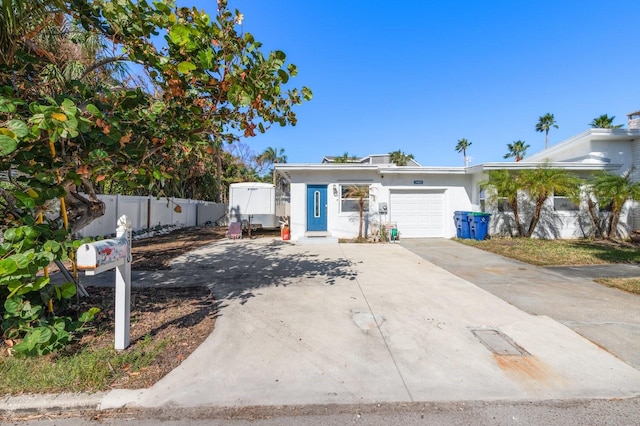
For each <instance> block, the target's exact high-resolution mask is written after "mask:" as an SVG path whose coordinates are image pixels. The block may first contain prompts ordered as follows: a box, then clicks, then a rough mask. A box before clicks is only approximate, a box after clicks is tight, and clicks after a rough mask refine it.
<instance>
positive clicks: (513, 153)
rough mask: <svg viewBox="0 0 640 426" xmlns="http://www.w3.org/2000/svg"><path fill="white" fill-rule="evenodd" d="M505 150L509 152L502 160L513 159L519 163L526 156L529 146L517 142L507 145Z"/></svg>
mask: <svg viewBox="0 0 640 426" xmlns="http://www.w3.org/2000/svg"><path fill="white" fill-rule="evenodd" d="M507 148H508V149H509V152H508V153H506V154H505V155H504V157H503V158H511V157H513V158H515V161H520V160H522V159H523V158H524V156H525V155H526V154H527V148H529V144H527V143H525V141H521V140H517V141H514V142H513V143H508V144H507Z"/></svg>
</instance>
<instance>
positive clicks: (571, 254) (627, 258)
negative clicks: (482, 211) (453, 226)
mask: <svg viewBox="0 0 640 426" xmlns="http://www.w3.org/2000/svg"><path fill="white" fill-rule="evenodd" d="M456 241H458V242H460V243H462V244H466V245H469V246H473V247H477V248H480V249H482V250H486V251H490V252H492V253H497V254H500V255H502V256H505V257H510V258H512V259H517V260H520V261H522V262H526V263H530V264H532V265H538V266H569V265H594V264H602V263H640V246H637V245H635V244H631V243H625V242H614V241H604V240H538V239H531V238H492V239H490V240H485V241H476V240H470V239H469V240H467V239H465V240H456ZM594 281H595V282H597V283H600V284H603V285H606V286H609V287H615V288H617V289H620V290H624V291H628V292H630V293H635V294H640V277H637V278H598V279H596V280H594Z"/></svg>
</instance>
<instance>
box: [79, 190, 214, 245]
mask: <svg viewBox="0 0 640 426" xmlns="http://www.w3.org/2000/svg"><path fill="white" fill-rule="evenodd" d="M98 198H100V199H101V200H102V201H103V202H104V204H105V213H104V216H102V217H99V218H98V219H96V220H94V221H93V222H91V223H90V224H89V225H88V226H86V227H85V228H83V229H81V230H80V231H78V232H77V233H76V235H77V236H79V237H98V236H104V235H110V234H112V233H113V229H114V227H115V225H116V222H117V221H118V218H119V217H120V216H122V215H126V216H127V217H128V218H129V220H130V221H131V228H132V229H133V230H134V231H140V230H146V229H151V228H154V227H156V226H167V225H177V226H203V225H206V224H216V223H217V222H220V221H221V220H222V219H223V218H225V216H226V214H227V205H226V204H222V203H213V202H210V201H199V200H188V199H184V198H169V199H167V198H159V199H156V198H155V197H138V196H131V195H98Z"/></svg>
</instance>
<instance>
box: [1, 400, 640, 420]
mask: <svg viewBox="0 0 640 426" xmlns="http://www.w3.org/2000/svg"><path fill="white" fill-rule="evenodd" d="M68 414H79V415H78V416H77V417H70V418H55V417H51V416H50V415H46V416H42V417H40V418H35V416H34V415H33V414H31V415H30V416H29V418H22V419H20V418H18V417H16V418H14V419H13V420H11V419H5V420H4V421H3V422H2V424H3V425H5V424H6V425H8V424H19V425H32V426H43V425H53V424H55V425H59V426H76V425H87V424H100V425H130V424H136V425H140V426H151V425H158V424H161V425H230V426H245V425H246V426H249V425H250V426H293V425H301V424H304V425H310V426H315V425H318V426H320V425H322V426H334V425H335V426H343V425H362V426H373V425H376V426H377V425H385V426H386V425H400V424H401V425H406V426H413V425H421V426H425V425H479V426H483V425H561V426H574V425H575V426H578V425H580V426H582V425H605V424H606V425H622V426H624V425H637V424H638V419H640V398H632V399H614V400H563V401H537V402H504V401H492V402H482V401H473V402H450V403H410V404H407V403H396V404H373V405H359V406H356V405H324V406H295V407H256V408H243V409H237V408H226V409H215V408H209V409H197V408H194V409H163V410H136V411H116V412H106V413H105V412H99V413H93V412H92V413H82V414H80V413H68ZM0 420H1V418H0Z"/></svg>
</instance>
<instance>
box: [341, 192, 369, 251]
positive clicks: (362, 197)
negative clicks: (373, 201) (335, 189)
mask: <svg viewBox="0 0 640 426" xmlns="http://www.w3.org/2000/svg"><path fill="white" fill-rule="evenodd" d="M343 196H344V197H345V198H355V199H357V200H358V215H359V222H358V239H359V240H361V239H362V238H363V235H362V228H363V223H364V205H365V201H366V200H367V199H369V186H368V185H350V186H348V187H347V188H346V190H345V192H344V194H343Z"/></svg>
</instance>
